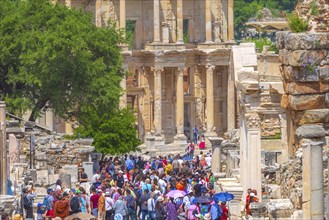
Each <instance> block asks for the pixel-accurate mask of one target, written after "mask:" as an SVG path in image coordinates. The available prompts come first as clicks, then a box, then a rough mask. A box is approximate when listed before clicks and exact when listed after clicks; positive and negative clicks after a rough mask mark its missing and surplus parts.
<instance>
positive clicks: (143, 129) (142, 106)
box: [137, 67, 146, 140]
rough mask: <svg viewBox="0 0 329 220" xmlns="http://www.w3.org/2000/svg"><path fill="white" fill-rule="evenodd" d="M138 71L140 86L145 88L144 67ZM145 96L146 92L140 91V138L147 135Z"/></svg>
mask: <svg viewBox="0 0 329 220" xmlns="http://www.w3.org/2000/svg"><path fill="white" fill-rule="evenodd" d="M137 72H138V87H139V88H144V87H143V84H144V82H142V81H144V79H142V77H143V75H144V67H140V68H138V69H137ZM144 98H145V92H144V91H143V92H139V93H138V137H139V139H140V140H143V139H144V136H145V123H144V115H146V112H145V113H144Z"/></svg>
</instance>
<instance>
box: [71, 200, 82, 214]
mask: <svg viewBox="0 0 329 220" xmlns="http://www.w3.org/2000/svg"><path fill="white" fill-rule="evenodd" d="M70 207H71V211H72V213H76V212H80V211H81V209H80V201H79V197H77V196H74V197H72V199H71V201H70Z"/></svg>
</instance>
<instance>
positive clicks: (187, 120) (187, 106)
mask: <svg viewBox="0 0 329 220" xmlns="http://www.w3.org/2000/svg"><path fill="white" fill-rule="evenodd" d="M184 134H185V136H186V137H187V140H191V103H188V102H187V103H186V102H185V103H184Z"/></svg>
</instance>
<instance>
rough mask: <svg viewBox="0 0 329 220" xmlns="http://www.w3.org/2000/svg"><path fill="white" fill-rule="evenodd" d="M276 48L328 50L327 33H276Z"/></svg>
mask: <svg viewBox="0 0 329 220" xmlns="http://www.w3.org/2000/svg"><path fill="white" fill-rule="evenodd" d="M276 36H277V41H276V44H277V47H278V48H279V49H282V48H286V49H289V50H314V49H328V48H329V34H328V33H291V32H277V35H276Z"/></svg>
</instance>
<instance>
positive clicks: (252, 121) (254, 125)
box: [246, 112, 261, 129]
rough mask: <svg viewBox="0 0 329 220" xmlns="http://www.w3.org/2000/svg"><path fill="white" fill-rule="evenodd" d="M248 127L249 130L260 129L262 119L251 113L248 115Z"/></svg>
mask: <svg viewBox="0 0 329 220" xmlns="http://www.w3.org/2000/svg"><path fill="white" fill-rule="evenodd" d="M246 119H247V127H248V128H249V129H260V124H261V119H260V117H259V115H258V113H256V112H255V113H250V114H247V115H246Z"/></svg>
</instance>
